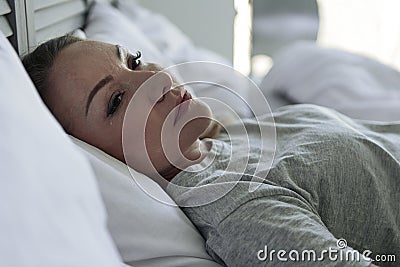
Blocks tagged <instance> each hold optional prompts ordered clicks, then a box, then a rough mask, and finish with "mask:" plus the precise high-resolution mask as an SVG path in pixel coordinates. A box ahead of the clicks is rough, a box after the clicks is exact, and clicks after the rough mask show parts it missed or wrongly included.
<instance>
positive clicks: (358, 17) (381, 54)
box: [318, 0, 400, 69]
mask: <svg viewBox="0 0 400 267" xmlns="http://www.w3.org/2000/svg"><path fill="white" fill-rule="evenodd" d="M318 7H319V14H320V31H319V34H318V42H319V43H320V44H321V45H324V46H329V47H335V48H340V49H344V50H348V51H351V52H356V53H360V54H364V55H367V56H369V57H372V58H375V59H377V60H379V61H381V62H383V63H386V64H389V65H391V66H393V67H395V68H397V69H400V16H399V10H400V1H399V0H335V1H332V0H318Z"/></svg>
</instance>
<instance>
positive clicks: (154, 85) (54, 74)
mask: <svg viewBox="0 0 400 267" xmlns="http://www.w3.org/2000/svg"><path fill="white" fill-rule="evenodd" d="M160 70H161V69H160V68H159V67H158V66H156V65H154V64H144V63H141V62H140V61H139V60H138V59H137V57H136V54H131V53H129V51H127V50H126V49H124V48H121V47H119V46H114V45H111V44H105V43H101V42H95V41H82V42H77V43H74V44H72V45H70V46H68V47H66V48H65V49H63V50H62V51H61V52H60V53H59V54H58V56H57V57H56V59H55V61H54V65H53V67H52V69H51V71H50V75H49V80H48V81H49V90H48V91H47V92H45V94H44V98H45V101H46V103H47V104H48V106H49V108H50V109H51V111H52V112H53V114H54V115H55V116H56V117H57V119H58V120H59V121H60V123H61V124H62V125H63V127H64V128H65V129H66V130H67V131H68V132H69V133H70V134H72V135H74V136H75V137H77V138H79V139H81V140H84V141H86V142H88V143H90V144H92V145H94V146H96V147H98V148H100V149H102V150H103V151H105V152H107V153H109V154H110V155H112V156H114V157H116V158H117V159H119V160H121V161H126V159H125V158H124V152H123V148H122V136H123V132H122V129H123V126H124V129H125V128H129V136H131V137H132V138H129V142H127V143H126V142H125V140H124V146H125V144H127V145H128V146H130V147H131V148H134V149H129V157H130V158H129V162H135V165H136V166H131V167H133V168H136V169H137V170H138V171H141V172H144V173H146V174H150V173H149V172H151V171H150V170H149V169H148V166H147V165H148V164H147V163H148V162H146V159H145V156H144V155H145V153H146V152H145V151H146V150H147V153H148V156H149V158H150V160H151V162H152V164H153V166H154V167H155V168H156V170H157V171H158V172H164V171H168V168H170V167H171V163H170V161H169V160H168V159H167V158H166V156H165V153H164V152H163V147H165V146H166V147H168V145H169V144H174V143H175V144H176V143H177V141H176V140H179V141H178V143H179V148H180V151H181V153H182V154H183V155H185V157H187V158H190V157H192V156H194V155H195V154H198V153H197V152H198V151H196V149H198V148H199V144H198V142H199V139H198V137H199V136H200V135H201V134H202V133H203V132H204V131H205V130H206V128H207V127H208V126H209V124H210V120H209V119H205V118H204V117H208V118H209V117H211V114H210V109H209V108H208V106H207V105H205V104H204V103H203V102H201V101H199V100H193V99H191V96H190V94H189V93H188V92H187V91H186V90H185V89H184V88H183V87H176V84H175V83H174V81H173V80H172V78H171V76H170V75H168V74H167V73H165V72H160ZM149 78H151V79H150V80H148V79H149ZM146 80H147V82H146V83H145V81H146ZM141 85H143V86H142V88H143V89H142V88H141V89H140V90H138V89H139V87H140V86H141ZM132 98H134V99H133V100H132V103H131V104H130V106H129V109H128V112H127V108H128V104H129V102H130V100H131V99H132ZM181 103H184V105H183V104H182V105H181V107H182V108H180V109H179V108H178V107H179V104H181ZM176 107H177V108H176ZM183 107H185V108H183ZM178 110H180V111H179V112H178ZM170 113H171V115H169V116H168V114H170ZM125 114H128V115H127V117H126V118H125ZM196 116H202V117H203V118H197V119H194V120H191V121H190V119H191V118H195V117H196ZM124 118H125V121H124ZM126 125H128V127H126ZM183 126H184V127H183ZM162 127H164V130H163V131H164V132H163V141H164V142H161V130H162ZM164 134H165V136H164ZM178 136H179V139H177V137H178ZM142 137H145V142H143V138H142ZM124 139H125V136H124ZM172 154H173V155H174V157H176V158H170V157H168V158H169V159H170V160H171V159H172V161H173V162H174V163H179V161H180V160H182V159H180V158H179V156H178V155H177V154H176V153H175V154H174V153H172ZM168 155H170V153H169V154H168ZM180 157H182V155H180Z"/></svg>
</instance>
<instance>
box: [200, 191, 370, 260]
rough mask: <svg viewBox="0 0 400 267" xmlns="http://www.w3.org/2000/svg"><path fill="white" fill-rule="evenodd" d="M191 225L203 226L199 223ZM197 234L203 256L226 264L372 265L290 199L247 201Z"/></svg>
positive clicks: (313, 214) (283, 197) (312, 214)
mask: <svg viewBox="0 0 400 267" xmlns="http://www.w3.org/2000/svg"><path fill="white" fill-rule="evenodd" d="M194 210H195V208H194ZM194 210H193V211H194ZM194 212H195V211H194ZM197 219H200V217H197ZM196 224H197V225H203V226H205V225H207V223H206V222H199V221H198V222H196ZM200 230H203V231H202V234H203V235H204V236H205V238H206V246H207V250H208V252H209V253H210V254H211V255H213V256H214V257H215V258H217V259H220V260H222V261H223V262H224V263H225V264H226V265H227V266H293V265H295V266H369V264H370V263H371V260H370V259H368V258H367V256H368V255H367V254H365V255H363V254H361V253H362V252H361V253H359V252H358V251H356V250H353V249H352V248H350V247H347V245H346V243H345V242H346V241H345V240H344V239H337V238H335V237H334V236H333V235H332V234H331V233H330V232H329V231H328V229H327V228H326V227H325V226H324V224H323V223H322V222H321V220H320V218H319V217H318V216H317V215H315V213H313V212H312V211H310V210H309V209H308V208H307V205H304V204H303V203H302V202H301V201H299V200H298V199H296V198H292V197H290V196H284V195H278V196H275V197H274V198H273V199H271V198H270V197H269V198H257V199H253V200H250V201H248V202H246V203H244V204H242V205H241V206H239V207H238V208H237V209H235V210H234V211H233V212H231V213H230V214H229V215H227V216H226V217H225V218H224V219H223V220H221V221H220V222H219V223H218V224H217V225H215V227H212V226H211V225H210V224H208V227H202V229H200ZM338 238H340V237H338Z"/></svg>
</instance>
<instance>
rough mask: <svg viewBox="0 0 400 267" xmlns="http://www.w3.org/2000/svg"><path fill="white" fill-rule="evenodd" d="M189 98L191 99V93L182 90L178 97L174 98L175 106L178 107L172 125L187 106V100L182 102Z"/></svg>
mask: <svg viewBox="0 0 400 267" xmlns="http://www.w3.org/2000/svg"><path fill="white" fill-rule="evenodd" d="M191 99H192V95H191V94H190V93H189V92H188V91H186V90H184V91H182V92H181V95H180V96H179V97H178V99H177V100H176V104H175V107H176V106H179V107H178V109H177V111H176V115H175V121H174V125H175V124H176V122H177V120H178V119H179V118H180V117H181V116H182V114H183V113H184V112H185V111H186V110H187V109H188V107H189V102H187V103H184V102H186V101H188V100H191ZM183 103H184V104H183Z"/></svg>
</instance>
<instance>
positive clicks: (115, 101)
mask: <svg viewBox="0 0 400 267" xmlns="http://www.w3.org/2000/svg"><path fill="white" fill-rule="evenodd" d="M123 96H124V92H118V91H117V92H115V93H114V94H113V95H112V96H111V98H110V101H109V102H108V108H107V117H108V116H110V115H113V114H114V113H115V111H117V109H118V107H119V105H120V104H121V102H122V97H123Z"/></svg>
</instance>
